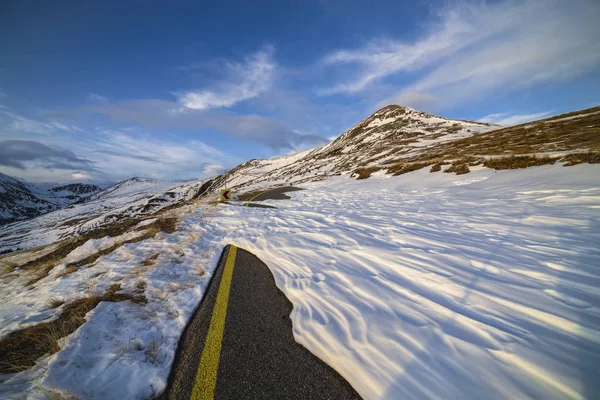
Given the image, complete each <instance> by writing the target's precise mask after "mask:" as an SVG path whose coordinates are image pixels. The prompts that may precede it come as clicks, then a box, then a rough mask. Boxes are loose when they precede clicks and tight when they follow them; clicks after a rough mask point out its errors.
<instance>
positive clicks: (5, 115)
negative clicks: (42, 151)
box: [0, 107, 82, 135]
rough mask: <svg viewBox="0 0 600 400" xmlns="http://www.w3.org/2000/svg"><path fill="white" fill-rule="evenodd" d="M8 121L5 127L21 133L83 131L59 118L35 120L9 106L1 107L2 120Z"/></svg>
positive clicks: (45, 133) (0, 119)
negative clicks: (12, 109) (17, 112)
mask: <svg viewBox="0 0 600 400" xmlns="http://www.w3.org/2000/svg"><path fill="white" fill-rule="evenodd" d="M2 121H8V123H7V124H6V125H5V126H4V127H5V129H7V130H10V131H13V132H20V133H37V134H43V135H48V134H51V133H56V132H82V130H81V129H80V128H79V127H77V126H75V125H66V124H63V123H62V122H59V121H57V120H50V121H48V122H43V121H38V120H33V119H29V118H25V117H23V116H21V115H18V114H16V113H14V112H12V111H9V109H8V108H7V107H2V108H0V122H2Z"/></svg>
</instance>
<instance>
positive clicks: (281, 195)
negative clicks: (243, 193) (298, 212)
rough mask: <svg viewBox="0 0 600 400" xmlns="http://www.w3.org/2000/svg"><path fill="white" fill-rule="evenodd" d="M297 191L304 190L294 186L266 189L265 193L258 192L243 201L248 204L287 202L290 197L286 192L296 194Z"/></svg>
mask: <svg viewBox="0 0 600 400" xmlns="http://www.w3.org/2000/svg"><path fill="white" fill-rule="evenodd" d="M299 190H304V189H301V188H297V187H294V186H283V187H278V188H274V189H267V190H265V191H262V192H259V193H258V194H256V195H252V196H250V199H248V200H246V199H244V200H245V201H248V202H252V201H263V200H288V199H290V198H291V197H290V196H288V195H286V193H288V192H297V191H299Z"/></svg>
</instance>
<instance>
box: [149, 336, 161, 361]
mask: <svg viewBox="0 0 600 400" xmlns="http://www.w3.org/2000/svg"><path fill="white" fill-rule="evenodd" d="M159 350H160V346H159V344H158V342H156V341H152V343H150V346H148V348H147V349H146V358H147V359H148V360H149V361H150V362H151V363H152V364H157V363H158V361H159V354H158V352H159Z"/></svg>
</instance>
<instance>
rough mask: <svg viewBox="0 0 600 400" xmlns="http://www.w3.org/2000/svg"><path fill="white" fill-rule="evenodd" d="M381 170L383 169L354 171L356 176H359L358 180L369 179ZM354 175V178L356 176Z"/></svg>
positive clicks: (373, 168)
mask: <svg viewBox="0 0 600 400" xmlns="http://www.w3.org/2000/svg"><path fill="white" fill-rule="evenodd" d="M381 169H382V168H381V167H367V168H359V169H357V170H356V171H354V174H356V175H358V176H357V177H356V179H367V178H369V177H370V176H371V174H372V173H373V172H377V171H380V170H381ZM354 174H353V176H355V175H354Z"/></svg>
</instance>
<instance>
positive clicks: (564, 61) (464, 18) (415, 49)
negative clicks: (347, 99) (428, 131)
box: [321, 0, 600, 108]
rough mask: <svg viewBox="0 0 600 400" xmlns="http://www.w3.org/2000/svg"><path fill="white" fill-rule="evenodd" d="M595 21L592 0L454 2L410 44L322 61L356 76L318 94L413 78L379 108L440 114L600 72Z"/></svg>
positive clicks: (599, 31) (599, 15) (599, 13)
mask: <svg viewBox="0 0 600 400" xmlns="http://www.w3.org/2000/svg"><path fill="white" fill-rule="evenodd" d="M598 20H600V3H598V2H597V1H592V0H580V1H576V2H569V1H565V0H547V1H536V0H508V1H504V2H501V3H480V2H478V3H460V4H458V5H457V3H453V5H452V6H451V7H448V8H445V9H444V10H443V11H442V12H440V13H439V15H438V18H437V19H436V21H437V22H435V23H433V24H431V25H430V26H429V27H428V28H427V29H425V30H424V31H425V34H424V36H423V37H422V38H421V39H418V40H416V41H414V42H412V43H409V42H405V41H398V40H378V41H373V42H370V43H367V44H366V45H365V46H363V47H361V48H358V49H354V50H342V51H338V52H335V53H333V54H330V55H329V56H327V57H326V58H325V59H324V60H323V61H324V63H325V65H330V66H336V67H337V68H341V67H340V66H341V65H344V64H351V65H352V66H354V67H358V71H357V72H355V73H353V74H350V75H351V76H350V78H349V79H347V80H346V81H343V82H340V83H338V84H336V85H334V86H332V87H328V88H326V89H323V90H322V91H321V94H333V93H357V92H361V91H365V90H367V89H369V88H370V87H371V86H372V85H373V84H374V83H376V82H378V81H383V80H384V79H387V80H390V79H392V78H404V79H405V80H406V79H407V78H408V77H410V78H412V79H413V80H412V82H411V83H409V84H405V86H404V88H403V89H402V90H401V91H400V92H399V93H397V94H396V95H395V96H392V97H390V98H388V99H387V100H386V101H383V102H381V103H380V105H383V104H386V103H388V104H389V103H399V104H403V105H411V106H417V107H418V106H421V107H423V106H424V105H425V106H429V107H434V108H435V107H438V108H439V107H444V106H448V105H450V104H456V103H457V102H461V101H467V100H472V99H477V98H484V97H488V96H493V95H494V94H495V93H497V92H501V91H504V92H506V91H511V90H515V89H522V88H524V87H525V88H526V87H531V86H532V85H536V84H540V83H546V82H559V81H564V80H568V79H572V78H574V77H577V76H580V75H582V74H584V73H588V72H591V71H594V70H597V69H600V41H598V37H600V24H598ZM415 73H417V74H418V75H417V76H418V77H417V78H416V79H415V78H413V77H414V76H415ZM403 74H404V75H403ZM409 74H410V75H409ZM340 75H342V74H340ZM346 76H347V75H346Z"/></svg>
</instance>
